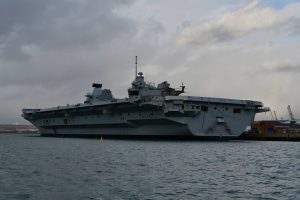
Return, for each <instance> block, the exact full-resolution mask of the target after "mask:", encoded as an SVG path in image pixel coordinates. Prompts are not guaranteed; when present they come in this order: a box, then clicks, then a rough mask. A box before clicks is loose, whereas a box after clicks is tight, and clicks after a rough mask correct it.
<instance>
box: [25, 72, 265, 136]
mask: <svg viewBox="0 0 300 200" xmlns="http://www.w3.org/2000/svg"><path fill="white" fill-rule="evenodd" d="M93 88H94V89H93V92H92V93H88V94H87V95H86V100H85V101H84V103H79V104H74V105H66V106H57V107H53V108H44V109H23V110H22V112H23V114H22V116H23V117H24V118H25V119H26V120H28V121H30V122H31V123H32V124H33V125H34V126H36V127H37V128H38V129H39V131H40V133H41V135H48V136H60V135H65V136H68V135H70V136H155V137H159V136H171V137H174V136H183V137H199V138H200V137H204V138H223V139H227V138H228V139H230V138H235V137H237V136H239V135H240V134H242V133H243V131H244V130H245V129H246V127H247V126H249V125H250V124H251V123H252V122H253V121H254V117H255V114H256V113H259V112H266V111H268V110H269V109H268V108H265V107H263V104H262V103H261V102H259V101H250V100H238V99H224V98H210V97H199V96H181V94H182V93H184V92H185V87H184V86H183V85H182V86H181V88H180V89H174V88H172V87H170V84H169V83H168V82H167V81H163V82H162V83H160V84H158V85H157V86H155V85H154V84H152V83H147V82H145V80H144V75H143V73H142V72H139V73H137V72H136V75H135V80H134V81H133V82H132V84H131V87H130V88H129V89H128V97H127V98H114V97H113V95H112V92H111V91H110V90H109V89H103V88H102V84H98V83H94V84H93Z"/></svg>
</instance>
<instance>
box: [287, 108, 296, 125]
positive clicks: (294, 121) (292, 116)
mask: <svg viewBox="0 0 300 200" xmlns="http://www.w3.org/2000/svg"><path fill="white" fill-rule="evenodd" d="M287 109H288V112H289V115H290V119H291V124H295V123H296V121H297V120H296V119H295V117H294V115H293V113H292V109H291V106H290V105H288V107H287Z"/></svg>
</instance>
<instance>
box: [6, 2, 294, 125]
mask: <svg viewBox="0 0 300 200" xmlns="http://www.w3.org/2000/svg"><path fill="white" fill-rule="evenodd" d="M136 55H137V56H138V59H139V71H143V72H144V74H145V78H146V80H147V81H151V82H155V83H159V82H161V81H164V80H168V81H169V82H170V83H171V85H172V86H174V87H178V86H179V85H180V84H181V82H184V83H185V85H186V86H187V91H188V93H187V95H195V96H210V97H223V98H237V99H250V100H259V101H263V102H264V104H265V105H266V106H270V107H271V108H272V109H274V110H276V111H277V115H278V117H284V118H287V117H288V115H287V109H286V107H287V105H291V108H292V110H293V112H294V115H295V116H296V118H300V93H299V83H300V1H299V0H298V1H295V0H282V1H279V0H278V1H274V0H264V1H252V0H239V1H236V0H219V1H211V0H201V1H199V0H185V1H182V0H164V1H163V0H151V1H149V0H115V1H113V0H51V1H49V0H21V1H20V0H1V1H0V123H16V122H18V123H25V120H23V119H22V118H21V117H20V115H21V109H22V108H24V107H26V108H36V107H53V106H57V105H65V104H68V103H69V104H73V103H79V102H83V101H84V95H85V94H86V93H87V92H89V91H91V89H92V88H91V84H92V83H93V82H99V83H103V86H104V88H109V89H111V90H112V92H113V95H114V96H115V97H125V96H127V89H128V87H130V82H131V81H132V80H133V78H134V56H136ZM260 118H266V119H268V118H270V115H269V114H266V115H265V114H262V115H261V116H260Z"/></svg>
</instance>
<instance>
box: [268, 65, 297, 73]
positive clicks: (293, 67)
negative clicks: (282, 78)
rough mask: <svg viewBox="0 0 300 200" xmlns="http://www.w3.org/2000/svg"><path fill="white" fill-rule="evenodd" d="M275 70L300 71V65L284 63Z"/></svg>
mask: <svg viewBox="0 0 300 200" xmlns="http://www.w3.org/2000/svg"><path fill="white" fill-rule="evenodd" d="M273 71H275V72H292V73H300V65H284V66H280V67H276V68H275V69H274V70H273Z"/></svg>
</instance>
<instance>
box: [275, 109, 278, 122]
mask: <svg viewBox="0 0 300 200" xmlns="http://www.w3.org/2000/svg"><path fill="white" fill-rule="evenodd" d="M274 116H275V120H276V121H278V118H277V115H276V111H275V110H274Z"/></svg>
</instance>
